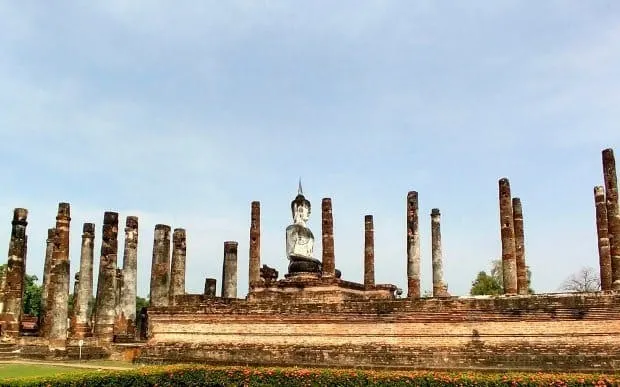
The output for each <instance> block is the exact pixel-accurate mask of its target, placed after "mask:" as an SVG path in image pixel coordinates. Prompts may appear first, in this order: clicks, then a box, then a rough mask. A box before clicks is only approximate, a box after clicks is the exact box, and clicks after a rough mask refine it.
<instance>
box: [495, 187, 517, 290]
mask: <svg viewBox="0 0 620 387" xmlns="http://www.w3.org/2000/svg"><path fill="white" fill-rule="evenodd" d="M499 216H500V223H501V237H502V275H503V280H504V294H517V261H516V256H515V230H514V219H513V213H512V198H511V194H510V182H509V181H508V179H507V178H502V179H500V180H499Z"/></svg>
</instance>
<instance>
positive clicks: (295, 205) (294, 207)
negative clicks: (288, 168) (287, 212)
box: [291, 177, 311, 219]
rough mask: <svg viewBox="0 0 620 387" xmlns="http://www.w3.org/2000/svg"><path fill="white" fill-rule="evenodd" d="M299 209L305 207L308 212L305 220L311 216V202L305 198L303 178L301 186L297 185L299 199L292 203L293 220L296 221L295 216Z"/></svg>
mask: <svg viewBox="0 0 620 387" xmlns="http://www.w3.org/2000/svg"><path fill="white" fill-rule="evenodd" d="M298 207H305V208H306V210H307V214H306V215H304V218H307V217H308V216H310V211H311V206H310V201H309V200H308V199H306V197H305V196H304V191H303V188H302V187H301V177H300V178H299V184H298V185H297V197H295V199H294V200H293V201H292V202H291V211H292V213H293V219H295V214H296V212H297V208H298Z"/></svg>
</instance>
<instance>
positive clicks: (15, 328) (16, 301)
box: [0, 208, 28, 338]
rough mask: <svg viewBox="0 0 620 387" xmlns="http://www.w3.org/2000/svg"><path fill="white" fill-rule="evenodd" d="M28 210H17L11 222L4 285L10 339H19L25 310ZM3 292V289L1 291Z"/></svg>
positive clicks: (7, 331)
mask: <svg viewBox="0 0 620 387" xmlns="http://www.w3.org/2000/svg"><path fill="white" fill-rule="evenodd" d="M27 218H28V210H27V209H25V208H16V209H15V210H13V221H12V222H11V225H12V227H11V240H10V241H9V259H8V264H7V267H6V280H5V285H4V308H3V311H4V313H5V319H6V320H7V324H6V332H5V333H6V334H7V335H8V336H10V337H14V338H17V337H19V328H20V322H21V316H22V309H23V299H24V290H25V288H24V279H25V276H26V249H27V243H28V237H27V236H26V226H27V225H28V222H27ZM0 290H1V289H0Z"/></svg>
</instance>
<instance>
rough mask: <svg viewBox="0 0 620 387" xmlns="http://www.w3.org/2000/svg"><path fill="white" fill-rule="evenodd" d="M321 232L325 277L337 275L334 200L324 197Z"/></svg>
mask: <svg viewBox="0 0 620 387" xmlns="http://www.w3.org/2000/svg"><path fill="white" fill-rule="evenodd" d="M321 226H322V227H321V233H322V236H323V252H322V258H323V259H322V261H323V263H322V266H323V276H324V277H334V276H335V275H336V258H335V256H334V218H333V215H332V200H331V199H330V198H323V200H322V202H321Z"/></svg>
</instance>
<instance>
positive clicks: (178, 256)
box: [169, 228, 187, 305]
mask: <svg viewBox="0 0 620 387" xmlns="http://www.w3.org/2000/svg"><path fill="white" fill-rule="evenodd" d="M185 241H186V236H185V230H184V229H182V228H175V229H174V232H173V233H172V246H173V249H172V266H171V269H170V292H169V294H170V301H169V303H170V305H175V302H174V297H175V296H180V295H183V294H185V258H186V251H187V248H186V244H185Z"/></svg>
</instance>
